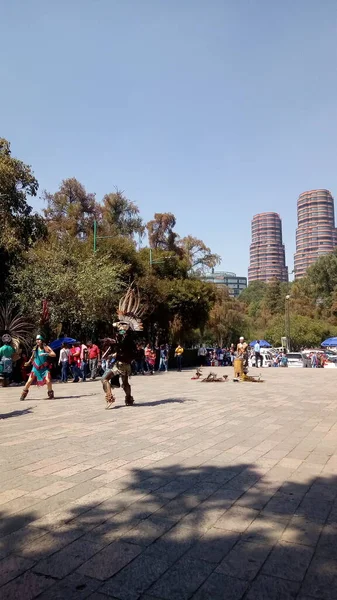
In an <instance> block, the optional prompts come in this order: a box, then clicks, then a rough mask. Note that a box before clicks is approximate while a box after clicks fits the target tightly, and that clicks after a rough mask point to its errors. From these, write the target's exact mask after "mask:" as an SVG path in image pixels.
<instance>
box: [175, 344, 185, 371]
mask: <svg viewBox="0 0 337 600" xmlns="http://www.w3.org/2000/svg"><path fill="white" fill-rule="evenodd" d="M183 354H184V348H183V347H182V346H181V345H180V344H178V346H177V347H176V349H175V353H174V356H175V357H176V359H177V369H178V371H181V367H182V359H183Z"/></svg>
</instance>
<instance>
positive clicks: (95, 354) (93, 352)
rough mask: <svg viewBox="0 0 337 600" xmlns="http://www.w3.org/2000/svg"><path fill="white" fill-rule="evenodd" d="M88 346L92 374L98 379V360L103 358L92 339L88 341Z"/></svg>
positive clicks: (92, 376) (93, 377)
mask: <svg viewBox="0 0 337 600" xmlns="http://www.w3.org/2000/svg"><path fill="white" fill-rule="evenodd" d="M87 347H88V356H89V371H90V375H91V379H92V380H94V379H96V375H97V367H98V361H99V360H100V358H101V352H100V349H99V347H98V346H96V344H93V343H92V342H91V341H89V342H87Z"/></svg>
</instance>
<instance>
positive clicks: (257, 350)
mask: <svg viewBox="0 0 337 600" xmlns="http://www.w3.org/2000/svg"><path fill="white" fill-rule="evenodd" d="M254 352H255V367H256V368H258V366H259V361H260V367H262V363H263V358H262V355H261V346H260V340H256V342H255V344H254Z"/></svg>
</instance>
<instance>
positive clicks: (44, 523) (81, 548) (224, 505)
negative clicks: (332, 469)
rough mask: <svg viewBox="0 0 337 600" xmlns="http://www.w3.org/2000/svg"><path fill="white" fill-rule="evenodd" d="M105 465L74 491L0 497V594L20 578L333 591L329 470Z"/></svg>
mask: <svg viewBox="0 0 337 600" xmlns="http://www.w3.org/2000/svg"><path fill="white" fill-rule="evenodd" d="M117 471H118V468H117V469H115V470H114V471H111V472H109V473H107V475H106V480H105V481H104V482H103V481H101V484H102V487H98V488H97V487H96V488H95V487H93V489H92V491H91V492H89V493H88V494H87V495H86V496H82V497H80V498H76V494H75V493H74V491H73V492H72V496H71V497H72V500H69V496H67V492H68V490H67V491H66V492H61V493H60V494H58V496H55V497H53V498H50V499H47V500H38V498H37V502H36V507H35V508H34V506H32V507H31V508H30V509H29V510H27V511H23V512H21V513H20V514H18V515H14V514H10V508H11V507H10V506H9V508H8V509H6V508H5V506H3V508H2V511H1V513H0V519H1V520H0V536H1V538H0V558H2V562H0V573H4V575H3V576H2V578H1V579H0V582H2V585H3V588H0V596H1V597H2V598H18V599H20V598H25V597H28V596H27V595H26V596H25V595H24V590H27V589H28V588H27V586H28V585H29V586H30V588H29V594H30V595H29V598H31V599H33V598H37V597H38V598H39V599H43V600H47V599H49V598H52V599H54V598H55V599H56V598H57V599H61V598H64V599H73V598H74V599H79V598H92V600H94V599H95V600H98V599H99V598H101V600H103V599H104V597H106V596H108V597H109V596H110V597H113V598H115V599H120V600H128V599H130V600H131V599H135V600H137V599H138V598H141V599H144V600H145V599H150V598H160V599H161V598H163V599H166V600H171V599H172V600H174V599H176V600H179V599H181V600H188V599H189V598H193V599H195V600H206V599H207V600H217V599H220V598H221V599H227V598H230V599H231V600H232V599H233V600H241V599H244V600H264V599H268V600H276V599H278V600H289V599H298V600H300V599H301V600H304V599H306V600H308V598H309V599H310V598H316V599H320V600H332V599H335V598H336V597H337V569H336V566H337V547H336V544H335V539H336V538H335V536H336V532H337V501H336V496H337V477H336V476H331V477H314V478H313V477H304V476H302V477H300V480H297V477H298V476H296V473H294V475H293V476H291V477H290V478H289V481H287V482H284V481H281V480H280V481H277V480H276V479H275V478H270V477H268V473H265V471H261V470H260V469H259V467H258V466H254V465H252V464H246V463H242V464H240V465H229V466H227V467H218V466H205V465H203V466H200V467H191V468H189V467H187V466H186V465H179V464H176V465H170V466H158V467H155V468H146V467H145V468H137V469H133V470H130V471H129V473H128V475H127V476H125V473H124V475H123V476H120V477H119V478H118V477H115V475H118V474H117V473H116V472H117ZM75 487H76V486H75ZM82 493H83V492H82ZM9 504H11V503H9ZM20 594H21V595H20ZM98 594H100V595H98ZM146 594H149V596H147V595H146Z"/></svg>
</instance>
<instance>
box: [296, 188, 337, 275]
mask: <svg viewBox="0 0 337 600" xmlns="http://www.w3.org/2000/svg"><path fill="white" fill-rule="evenodd" d="M336 245H337V235H336V229H335V209H334V201H333V197H332V195H331V192H329V191H328V190H311V191H309V192H303V194H301V195H300V196H299V198H298V201H297V229H296V252H295V266H294V269H295V279H300V278H301V277H303V276H304V275H305V273H306V270H307V269H308V267H310V265H312V264H313V263H314V262H315V261H316V260H317V259H318V258H319V257H320V256H323V255H324V254H328V253H329V252H332V251H333V250H334V248H335V247H336Z"/></svg>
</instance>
